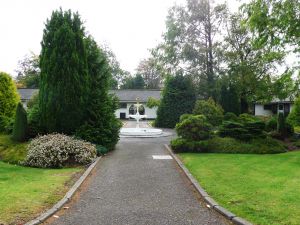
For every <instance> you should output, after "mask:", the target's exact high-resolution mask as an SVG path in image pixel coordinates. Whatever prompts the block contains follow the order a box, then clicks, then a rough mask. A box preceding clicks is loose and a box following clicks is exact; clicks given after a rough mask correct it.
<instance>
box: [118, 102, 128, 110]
mask: <svg viewBox="0 0 300 225" xmlns="http://www.w3.org/2000/svg"><path fill="white" fill-rule="evenodd" d="M119 108H120V109H126V108H127V103H120V104H119Z"/></svg>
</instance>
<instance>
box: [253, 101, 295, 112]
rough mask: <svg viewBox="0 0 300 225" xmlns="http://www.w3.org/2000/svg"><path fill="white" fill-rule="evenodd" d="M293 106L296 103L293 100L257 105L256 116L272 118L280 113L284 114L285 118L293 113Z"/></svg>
mask: <svg viewBox="0 0 300 225" xmlns="http://www.w3.org/2000/svg"><path fill="white" fill-rule="evenodd" d="M293 104H294V101H292V100H291V99H285V100H273V101H272V102H270V103H266V104H262V103H255V104H254V114H255V115H256V116H272V115H276V114H278V113H283V114H284V115H285V116H287V115H288V114H289V113H290V112H291V110H292V108H293Z"/></svg>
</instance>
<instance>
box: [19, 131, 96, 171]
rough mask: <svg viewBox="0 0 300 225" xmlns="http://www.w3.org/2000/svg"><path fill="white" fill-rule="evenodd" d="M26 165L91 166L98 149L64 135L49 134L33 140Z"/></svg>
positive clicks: (50, 166)
mask: <svg viewBox="0 0 300 225" xmlns="http://www.w3.org/2000/svg"><path fill="white" fill-rule="evenodd" d="M27 148H28V153H27V156H26V159H25V161H24V165H27V166H32V167H42V168H57V167H63V166H65V165H70V164H71V165H74V164H82V165H85V164H89V163H91V162H92V161H93V160H94V159H95V158H96V147H95V146H94V145H93V144H91V143H89V142H85V141H81V140H77V139H74V138H73V137H69V136H66V135H63V134H48V135H44V136H39V137H37V138H35V139H33V140H32V141H31V142H30V144H29V145H28V147H27Z"/></svg>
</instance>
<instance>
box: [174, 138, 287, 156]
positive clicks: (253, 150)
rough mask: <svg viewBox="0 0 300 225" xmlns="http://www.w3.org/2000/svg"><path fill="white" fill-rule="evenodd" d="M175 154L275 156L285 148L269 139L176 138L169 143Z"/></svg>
mask: <svg viewBox="0 0 300 225" xmlns="http://www.w3.org/2000/svg"><path fill="white" fill-rule="evenodd" d="M171 147H172V149H173V151H174V152H175V153H181V152H196V153H202V152H203V153H241V154H275V153H283V152H286V151H287V150H286V147H285V146H284V145H283V144H282V143H280V142H279V141H277V140H274V139H272V138H270V137H267V138H264V139H262V138H257V139H252V140H250V141H247V142H246V141H241V140H237V139H234V138H231V137H223V138H222V137H213V138H211V139H209V140H204V141H198V142H196V141H188V140H185V139H182V138H177V139H174V140H172V141H171Z"/></svg>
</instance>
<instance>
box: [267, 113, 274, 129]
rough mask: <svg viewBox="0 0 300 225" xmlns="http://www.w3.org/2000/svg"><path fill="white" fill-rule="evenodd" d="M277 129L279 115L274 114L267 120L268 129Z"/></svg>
mask: <svg viewBox="0 0 300 225" xmlns="http://www.w3.org/2000/svg"><path fill="white" fill-rule="evenodd" d="M274 130H277V115H276V116H272V117H271V118H270V119H268V120H267V122H266V131H274Z"/></svg>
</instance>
